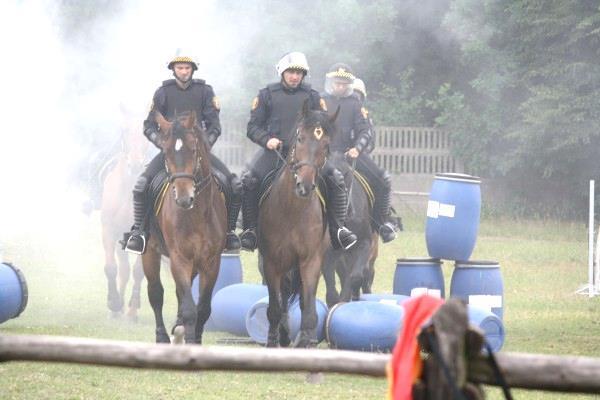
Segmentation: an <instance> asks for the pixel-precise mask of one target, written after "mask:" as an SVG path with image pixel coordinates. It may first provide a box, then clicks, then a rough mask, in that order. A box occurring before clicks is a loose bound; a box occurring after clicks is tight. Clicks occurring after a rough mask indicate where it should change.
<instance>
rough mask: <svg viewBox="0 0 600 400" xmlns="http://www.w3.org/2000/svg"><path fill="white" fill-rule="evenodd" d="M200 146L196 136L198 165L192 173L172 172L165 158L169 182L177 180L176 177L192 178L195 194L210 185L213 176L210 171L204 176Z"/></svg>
mask: <svg viewBox="0 0 600 400" xmlns="http://www.w3.org/2000/svg"><path fill="white" fill-rule="evenodd" d="M198 148H199V146H198V137H197V136H194V152H195V153H196V165H195V166H194V172H193V173H191V174H189V173H187V172H175V173H171V171H169V166H168V164H167V160H166V158H165V171H166V172H167V179H168V181H169V184H172V183H173V182H175V180H176V179H191V180H192V181H193V182H194V194H195V195H197V194H198V193H200V192H201V191H202V190H203V189H204V188H206V187H207V186H208V184H209V183H210V180H211V177H212V175H211V174H210V173H209V174H207V175H205V176H202V165H201V164H200V161H202V156H201V155H200V152H199V151H198Z"/></svg>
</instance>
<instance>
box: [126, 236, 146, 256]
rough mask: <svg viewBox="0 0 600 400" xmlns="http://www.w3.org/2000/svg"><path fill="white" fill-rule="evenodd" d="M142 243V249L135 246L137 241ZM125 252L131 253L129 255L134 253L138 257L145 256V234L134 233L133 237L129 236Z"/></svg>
mask: <svg viewBox="0 0 600 400" xmlns="http://www.w3.org/2000/svg"><path fill="white" fill-rule="evenodd" d="M140 239H141V241H142V248H141V249H140V248H139V247H136V246H135V244H136V243H135V240H140ZM125 251H127V252H129V253H133V254H138V255H142V254H144V252H145V251H146V237H145V236H144V234H143V233H142V232H139V231H137V232H132V233H131V235H130V236H129V239H127V244H126V245H125Z"/></svg>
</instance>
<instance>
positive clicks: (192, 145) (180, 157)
mask: <svg viewBox="0 0 600 400" xmlns="http://www.w3.org/2000/svg"><path fill="white" fill-rule="evenodd" d="M156 122H157V123H158V125H159V127H160V132H161V134H160V139H159V144H160V147H161V149H162V153H163V155H164V158H165V166H166V170H167V176H168V180H169V189H170V190H167V192H166V196H165V199H164V202H163V205H162V207H161V208H160V211H159V213H158V215H157V216H156V223H157V226H158V228H159V229H160V232H157V231H156V230H155V229H152V234H151V236H150V239H149V241H148V246H147V250H146V252H145V253H144V255H143V256H142V263H143V265H144V273H145V275H146V278H147V279H148V298H149V300H150V305H151V306H152V309H153V311H154V317H155V319H156V342H158V343H169V342H170V338H169V335H168V333H167V330H166V328H165V324H164V321H163V315H162V307H163V293H164V289H163V286H162V283H161V281H160V258H161V254H164V255H166V256H168V257H169V258H170V260H171V263H170V265H171V273H172V275H173V279H174V280H175V286H176V293H177V300H178V310H177V321H178V325H179V324H183V327H184V330H185V333H184V334H185V341H186V343H201V342H202V332H203V329H204V323H205V322H206V320H207V319H208V317H209V316H210V311H211V304H210V303H211V295H212V291H213V287H214V285H215V282H216V280H217V275H218V273H219V265H220V263H221V252H222V251H223V248H224V247H225V235H226V228H227V218H226V210H225V200H224V198H223V195H222V194H221V191H220V190H219V187H218V186H217V183H216V182H215V180H214V179H213V176H212V173H211V166H210V158H209V151H210V150H209V147H208V145H207V142H206V138H205V132H204V130H203V129H201V128H200V126H199V125H198V124H197V121H196V114H195V113H193V112H192V113H186V114H183V115H180V116H176V117H175V118H174V120H173V121H172V122H169V121H167V120H166V119H165V118H164V117H163V116H162V115H161V114H160V113H156ZM160 237H162V238H164V246H163V244H162V243H161V241H160V239H159V238H160ZM197 273H199V274H200V283H201V284H200V294H201V295H200V299H199V302H198V306H196V305H195V304H194V300H193V298H192V292H191V285H192V278H193V276H195V275H196V274H197Z"/></svg>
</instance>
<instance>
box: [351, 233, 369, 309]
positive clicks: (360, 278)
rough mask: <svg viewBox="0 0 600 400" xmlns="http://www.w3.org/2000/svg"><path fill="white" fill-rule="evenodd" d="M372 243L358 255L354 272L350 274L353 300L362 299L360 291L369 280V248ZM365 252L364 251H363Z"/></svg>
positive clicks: (354, 262)
mask: <svg viewBox="0 0 600 400" xmlns="http://www.w3.org/2000/svg"><path fill="white" fill-rule="evenodd" d="M370 247H371V243H367V244H366V245H365V247H364V249H361V251H360V252H359V253H358V255H357V257H356V259H355V260H354V261H353V265H352V271H351V272H350V289H351V292H352V300H353V301H355V300H359V299H360V289H361V287H362V285H363V284H364V282H365V280H366V279H368V278H367V276H368V271H369V253H368V251H369V248H370ZM363 250H364V251H363Z"/></svg>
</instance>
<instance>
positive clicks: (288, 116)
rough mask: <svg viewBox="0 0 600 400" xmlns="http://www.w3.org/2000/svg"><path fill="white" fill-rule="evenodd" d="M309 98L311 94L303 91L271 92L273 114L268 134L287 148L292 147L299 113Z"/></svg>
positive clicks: (268, 126) (268, 123)
mask: <svg viewBox="0 0 600 400" xmlns="http://www.w3.org/2000/svg"><path fill="white" fill-rule="evenodd" d="M308 97H309V92H308V91H305V90H302V89H298V90H296V91H295V92H286V91H285V90H283V89H279V90H274V91H271V113H270V115H269V118H268V120H267V132H269V134H271V135H276V137H278V138H279V139H281V141H283V145H284V146H285V147H289V146H290V140H291V139H292V137H293V136H294V132H293V130H294V126H295V125H296V120H297V118H298V112H299V111H300V109H302V104H303V103H304V100H306V99H308Z"/></svg>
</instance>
